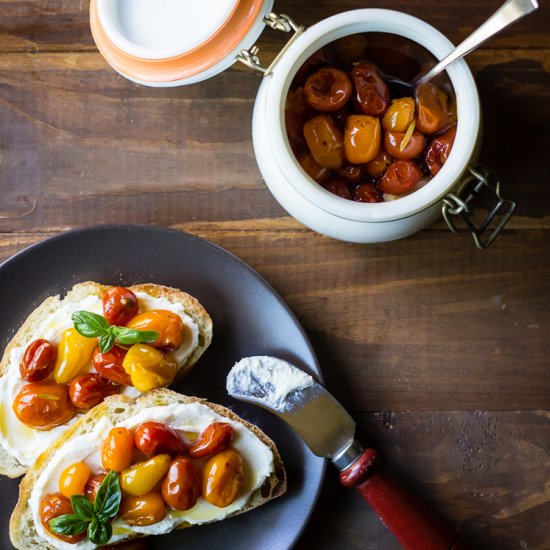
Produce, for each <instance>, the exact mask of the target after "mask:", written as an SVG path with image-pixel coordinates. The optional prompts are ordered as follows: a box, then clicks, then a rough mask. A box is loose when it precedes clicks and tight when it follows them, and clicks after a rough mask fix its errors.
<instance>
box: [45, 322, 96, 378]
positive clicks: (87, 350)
mask: <svg viewBox="0 0 550 550" xmlns="http://www.w3.org/2000/svg"><path fill="white" fill-rule="evenodd" d="M96 346H97V338H86V337H85V336H81V335H80V334H78V332H76V329H74V328H68V329H67V330H65V331H63V334H62V335H61V341H60V342H59V346H58V347H57V359H56V361H55V367H54V369H53V374H54V377H55V381H56V382H57V383H58V384H66V383H67V382H70V381H71V380H72V379H73V378H74V377H75V376H78V375H79V374H81V373H82V371H83V370H84V369H85V368H86V367H87V366H88V365H89V363H90V362H91V360H92V352H93V351H94V348H95V347H96Z"/></svg>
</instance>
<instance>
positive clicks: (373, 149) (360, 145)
mask: <svg viewBox="0 0 550 550" xmlns="http://www.w3.org/2000/svg"><path fill="white" fill-rule="evenodd" d="M380 139H381V131H380V120H379V119H377V118H375V117H372V116H367V115H351V116H350V117H348V122H347V124H346V132H345V134H344V150H345V154H346V159H347V160H348V162H351V163H352V164H364V163H366V162H369V161H371V160H372V159H374V158H375V157H376V155H377V154H378V151H379V149H380Z"/></svg>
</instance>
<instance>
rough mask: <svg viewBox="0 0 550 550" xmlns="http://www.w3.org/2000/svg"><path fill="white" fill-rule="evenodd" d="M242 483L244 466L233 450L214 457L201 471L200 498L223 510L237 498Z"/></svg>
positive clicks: (239, 456) (238, 455)
mask: <svg viewBox="0 0 550 550" xmlns="http://www.w3.org/2000/svg"><path fill="white" fill-rule="evenodd" d="M243 481H244V464H243V459H242V457H241V455H240V454H239V453H238V452H237V451H236V450H235V449H227V450H226V451H223V452H221V453H219V454H217V455H214V456H213V457H212V458H210V459H209V460H208V462H207V463H206V464H205V465H204V468H203V471H202V496H203V498H204V499H205V500H206V501H207V502H209V503H210V504H213V505H214V506H218V507H220V508H225V507H226V506H229V505H230V504H231V503H232V502H234V501H235V500H236V499H237V497H238V496H239V494H240V492H241V489H242V486H243Z"/></svg>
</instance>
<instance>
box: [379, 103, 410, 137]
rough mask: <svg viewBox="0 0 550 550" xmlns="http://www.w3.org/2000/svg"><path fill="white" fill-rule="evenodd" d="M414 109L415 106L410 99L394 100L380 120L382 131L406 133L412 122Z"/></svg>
mask: <svg viewBox="0 0 550 550" xmlns="http://www.w3.org/2000/svg"><path fill="white" fill-rule="evenodd" d="M414 109H415V104H414V99H413V98H412V97H401V98H399V99H394V100H393V101H392V102H391V105H390V107H389V109H388V110H387V111H386V114H385V115H384V118H383V119H382V127H383V128H384V130H394V131H396V132H406V131H407V128H408V127H409V125H410V123H411V122H412V121H413V120H414Z"/></svg>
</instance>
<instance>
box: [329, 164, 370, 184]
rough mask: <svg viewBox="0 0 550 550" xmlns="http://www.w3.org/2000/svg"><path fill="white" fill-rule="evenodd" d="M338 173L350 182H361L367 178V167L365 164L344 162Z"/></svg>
mask: <svg viewBox="0 0 550 550" xmlns="http://www.w3.org/2000/svg"><path fill="white" fill-rule="evenodd" d="M336 173H337V174H338V176H340V177H341V178H343V179H345V180H346V181H349V182H350V183H355V184H358V183H361V182H362V181H363V180H364V179H365V174H366V169H365V165H364V164H344V165H343V166H342V168H338V170H336Z"/></svg>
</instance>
